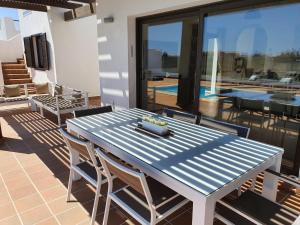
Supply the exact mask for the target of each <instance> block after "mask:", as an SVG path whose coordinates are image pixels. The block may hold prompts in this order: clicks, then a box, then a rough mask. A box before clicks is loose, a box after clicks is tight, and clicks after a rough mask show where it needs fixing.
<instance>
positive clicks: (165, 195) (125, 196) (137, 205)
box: [114, 177, 188, 221]
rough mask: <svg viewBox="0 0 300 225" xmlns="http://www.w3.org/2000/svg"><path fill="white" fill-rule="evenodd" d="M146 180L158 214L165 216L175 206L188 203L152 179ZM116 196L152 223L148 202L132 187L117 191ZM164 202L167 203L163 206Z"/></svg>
mask: <svg viewBox="0 0 300 225" xmlns="http://www.w3.org/2000/svg"><path fill="white" fill-rule="evenodd" d="M146 179H147V183H148V187H149V189H150V192H151V195H152V199H153V204H154V206H155V207H158V208H157V213H158V214H165V213H167V212H168V211H169V210H171V209H172V208H174V206H177V205H180V204H181V203H182V206H183V205H185V204H186V203H188V200H187V199H186V198H184V197H183V196H181V195H178V194H177V193H176V192H174V191H173V190H171V189H170V188H168V187H166V186H165V185H163V184H161V183H159V182H158V181H156V180H154V179H152V178H151V177H147V178H146ZM114 195H115V196H116V197H117V198H119V199H120V200H121V201H122V202H123V204H125V205H127V206H128V207H129V208H131V209H133V210H134V211H136V212H137V213H138V214H139V215H140V216H141V217H143V218H144V219H145V220H146V221H150V217H151V215H150V211H149V209H148V207H147V206H148V205H147V200H146V198H145V196H144V195H141V194H140V193H139V192H137V191H135V190H134V189H133V188H131V187H127V188H125V189H124V188H122V189H120V190H118V191H116V192H115V193H114ZM170 199H171V200H170ZM168 200H169V201H168ZM164 202H166V203H165V204H163V203H164ZM141 203H142V204H144V206H145V207H143V206H141V205H142V204H141Z"/></svg>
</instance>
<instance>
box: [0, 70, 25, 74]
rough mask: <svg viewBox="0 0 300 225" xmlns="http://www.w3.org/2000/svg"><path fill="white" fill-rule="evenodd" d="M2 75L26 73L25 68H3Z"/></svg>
mask: <svg viewBox="0 0 300 225" xmlns="http://www.w3.org/2000/svg"><path fill="white" fill-rule="evenodd" d="M2 73H3V74H4V75H10V74H27V73H28V70H27V69H4V70H3V71H2Z"/></svg>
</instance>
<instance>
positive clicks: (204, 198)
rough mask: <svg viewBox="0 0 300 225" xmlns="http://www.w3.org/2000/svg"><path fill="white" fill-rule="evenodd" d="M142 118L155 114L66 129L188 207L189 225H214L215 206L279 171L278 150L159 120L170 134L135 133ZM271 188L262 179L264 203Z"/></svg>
mask: <svg viewBox="0 0 300 225" xmlns="http://www.w3.org/2000/svg"><path fill="white" fill-rule="evenodd" d="M144 115H156V114H154V113H151V112H148V111H144V110H141V109H130V110H124V111H118V112H112V113H105V114H99V115H93V116H87V117H81V118H74V119H70V120H68V121H67V126H68V129H69V130H72V131H75V132H76V133H78V134H80V135H81V136H83V137H84V138H86V139H88V140H90V141H91V142H93V143H95V144H97V145H99V146H101V147H103V148H105V149H106V150H108V151H110V152H111V153H113V154H115V155H116V156H118V157H120V158H121V159H123V160H124V161H127V162H128V163H131V164H132V165H134V166H136V167H137V168H139V169H141V170H142V171H144V172H145V173H147V174H148V175H150V176H152V177H153V178H155V179H157V180H158V181H160V182H162V183H163V184H165V185H166V186H168V187H170V188H172V189H173V190H175V191H177V192H178V193H180V194H181V195H183V196H185V197H187V198H188V199H190V200H191V201H193V204H194V207H193V225H196V224H197V225H198V224H199V225H200V224H201V225H204V224H205V225H209V224H213V217H214V206H215V202H216V201H217V200H219V199H221V198H222V197H224V196H225V195H227V194H228V193H230V192H231V191H233V190H235V189H236V188H237V187H239V186H240V185H241V184H243V182H245V181H247V180H248V179H251V178H253V177H254V176H255V175H257V174H258V173H260V172H262V171H264V170H266V169H267V168H271V169H273V170H275V171H279V169H280V164H281V158H282V154H283V149H282V148H278V147H274V146H271V145H267V144H263V143H260V142H257V141H254V140H249V139H244V138H240V137H237V136H234V135H231V134H228V133H224V132H221V131H217V130H212V129H209V128H206V127H202V126H198V125H194V124H190V123H187V122H183V121H179V120H175V119H171V118H168V117H164V116H160V115H156V116H158V117H159V119H160V120H163V121H166V122H168V124H169V128H170V129H171V130H172V131H173V132H172V133H173V134H172V135H170V136H168V137H160V136H156V135H149V134H146V133H143V132H140V131H138V130H136V127H137V126H138V122H139V121H140V120H141V118H142V117H143V116H144ZM276 182H277V181H276V180H274V179H272V177H271V176H268V175H266V179H265V186H264V191H263V194H264V195H265V196H266V197H268V198H269V199H274V198H275V196H276Z"/></svg>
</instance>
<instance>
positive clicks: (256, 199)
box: [216, 191, 300, 225]
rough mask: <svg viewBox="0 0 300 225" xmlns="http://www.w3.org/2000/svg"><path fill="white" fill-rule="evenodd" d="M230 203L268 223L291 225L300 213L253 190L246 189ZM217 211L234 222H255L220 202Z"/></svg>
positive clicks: (246, 223)
mask: <svg viewBox="0 0 300 225" xmlns="http://www.w3.org/2000/svg"><path fill="white" fill-rule="evenodd" d="M228 204H229V205H230V206H231V207H233V208H234V209H236V210H237V211H239V212H242V213H243V214H245V215H247V216H249V217H251V218H253V219H255V220H256V221H257V222H259V223H262V224H267V225H278V224H282V225H288V224H289V225H290V224H293V223H294V222H295V220H296V219H297V217H299V215H300V213H296V212H295V211H293V210H291V209H289V208H286V207H283V206H281V205H279V204H277V203H274V202H272V201H270V200H268V199H266V198H264V197H262V196H261V195H259V194H256V193H254V192H252V191H246V192H245V193H243V194H242V195H241V196H240V197H239V198H238V199H235V200H233V201H232V202H229V203H228ZM216 211H217V213H218V214H219V215H221V216H223V217H224V218H229V220H230V221H231V222H233V223H234V224H245V225H248V224H249V225H250V224H254V223H252V222H250V221H248V220H246V219H245V218H244V217H242V216H240V215H238V214H237V213H235V212H233V211H232V210H230V209H228V208H226V207H225V206H223V205H221V204H220V203H218V204H217V207H216Z"/></svg>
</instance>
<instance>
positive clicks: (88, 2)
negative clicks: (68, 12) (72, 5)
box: [68, 0, 96, 4]
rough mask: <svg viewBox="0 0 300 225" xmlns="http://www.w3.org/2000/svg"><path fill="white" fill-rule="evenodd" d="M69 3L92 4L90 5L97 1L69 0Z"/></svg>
mask: <svg viewBox="0 0 300 225" xmlns="http://www.w3.org/2000/svg"><path fill="white" fill-rule="evenodd" d="M68 1H72V2H80V3H86V4H90V3H94V2H96V0H68Z"/></svg>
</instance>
